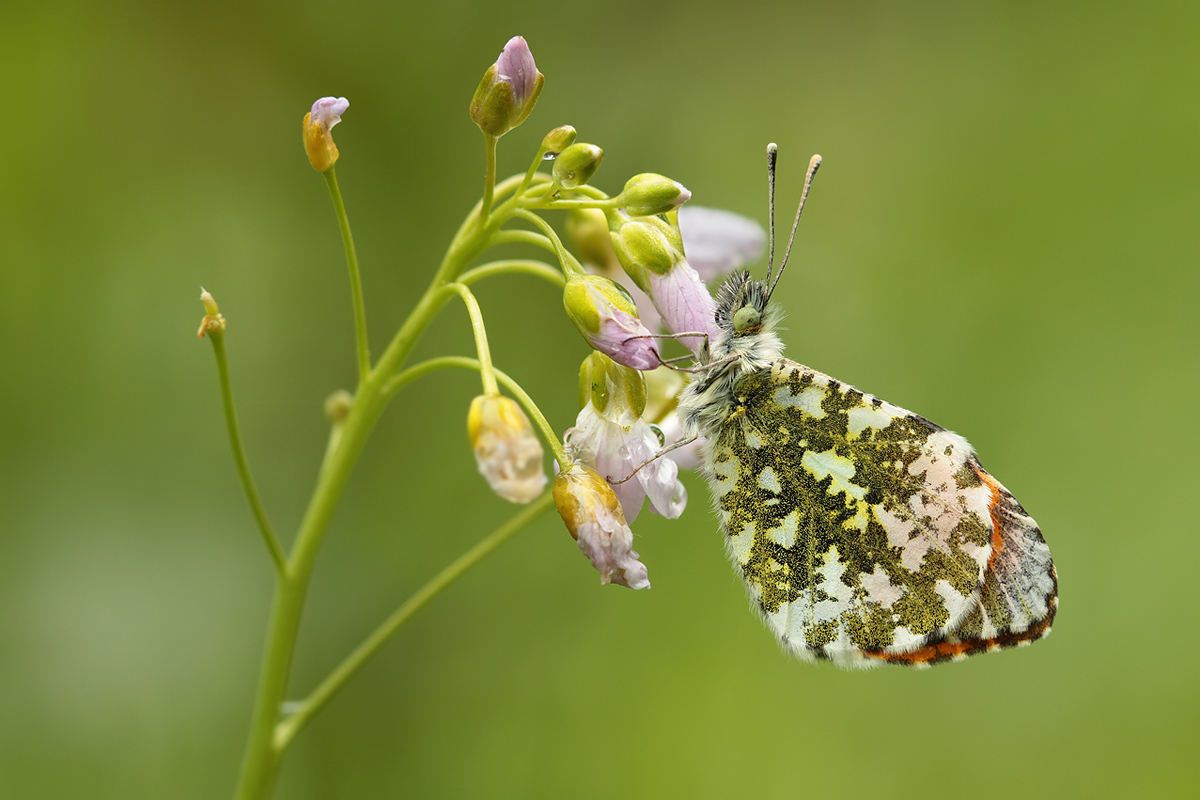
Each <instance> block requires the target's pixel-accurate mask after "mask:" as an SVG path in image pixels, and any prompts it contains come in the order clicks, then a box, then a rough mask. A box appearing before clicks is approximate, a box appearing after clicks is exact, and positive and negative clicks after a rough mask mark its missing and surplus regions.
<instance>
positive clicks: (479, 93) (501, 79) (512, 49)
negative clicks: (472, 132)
mask: <svg viewBox="0 0 1200 800" xmlns="http://www.w3.org/2000/svg"><path fill="white" fill-rule="evenodd" d="M544 81H545V76H544V75H542V73H540V72H538V70H537V65H536V64H535V63H534V61H533V53H531V52H530V51H529V45H528V44H526V42H525V38H524V37H523V36H514V37H513V38H511V39H509V40H508V44H506V45H504V50H503V51H502V52H501V53H500V57H499V58H497V59H496V63H494V64H492V65H491V66H490V67H488V70H487V72H485V73H484V74H483V80H481V81H480V82H479V88H478V89H476V90H475V96H474V97H472V98H471V119H473V120H474V121H475V124H476V125H478V126H479V129H480V130H481V131H483V132H484V133H486V134H489V135H490V136H503V135H504V134H506V133H508V132H509V131H511V130H512V129H513V128H515V127H517V126H518V125H520V124H521V123H522V122H524V121H525V118H526V117H528V116H529V112H531V111H533V106H534V104H535V103H536V102H537V98H538V95H539V94H540V93H541V91H542V83H543V82H544Z"/></svg>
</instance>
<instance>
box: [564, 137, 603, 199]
mask: <svg viewBox="0 0 1200 800" xmlns="http://www.w3.org/2000/svg"><path fill="white" fill-rule="evenodd" d="M603 158H604V151H603V150H601V149H600V148H599V147H597V146H596V145H594V144H573V145H571V146H570V147H568V148H567V149H566V150H563V151H562V153H560V154H559V156H558V158H556V159H555V160H554V169H553V171H552V174H553V175H554V182H555V183H557V184H558V185H559V186H561V187H562V188H564V189H574V188H575V187H577V186H582V185H583V184H585V183H587V182H588V181H589V180H590V179H591V177H592V175H594V174H595V173H596V170H597V169H598V168H599V167H600V160H601V159H603Z"/></svg>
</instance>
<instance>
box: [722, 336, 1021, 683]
mask: <svg viewBox="0 0 1200 800" xmlns="http://www.w3.org/2000/svg"><path fill="white" fill-rule="evenodd" d="M736 395H737V397H736V402H735V403H734V404H733V406H732V407H731V409H730V413H729V415H728V417H727V419H726V421H725V423H724V425H723V426H722V428H721V430H720V432H719V435H718V436H717V437H716V440H715V442H713V444H712V446H711V450H710V453H709V465H710V467H711V481H712V486H713V492H714V496H715V500H716V503H717V507H718V510H719V512H720V514H721V518H722V521H723V523H724V527H725V530H726V534H727V544H728V548H729V551H730V554H731V556H732V557H733V559H734V561H735V562H736V564H737V565H738V567H739V568H740V570H741V572H742V575H743V577H744V578H745V580H746V584H747V586H748V588H749V590H750V594H751V597H752V600H753V602H754V603H755V605H756V606H757V607H758V609H759V611H760V612H761V613H762V615H763V616H764V618H765V619H766V622H767V625H768V626H769V627H770V628H771V629H772V630H773V631H774V632H775V634H776V635H777V636H778V637H779V638H780V640H781V641H782V642H783V643H785V644H786V645H787V646H788V647H789V648H790V649H791V650H792V651H793V652H795V653H796V654H797V655H799V656H801V657H803V658H808V659H813V658H826V659H830V660H833V661H835V662H838V663H840V664H843V665H852V666H869V665H871V664H873V663H876V661H877V660H879V659H880V658H883V659H885V660H890V659H889V658H888V657H889V656H894V655H900V654H904V653H911V652H916V651H919V650H920V649H921V648H922V647H927V646H929V645H930V644H931V643H933V642H943V641H949V639H950V637H952V635H953V632H954V631H956V630H957V629H958V628H959V627H960V626H962V625H963V624H964V623H967V622H970V621H972V620H974V619H975V618H979V623H980V630H981V632H982V630H983V627H984V626H985V625H987V624H992V625H993V626H994V625H995V621H994V620H991V621H985V620H984V619H983V617H984V616H989V618H990V615H986V614H984V613H983V610H982V609H983V608H984V607H985V606H986V604H987V602H993V601H996V600H997V599H998V597H999V595H1001V594H1003V592H1004V591H1005V587H1004V585H1002V583H1001V581H1000V580H999V578H1000V577H1002V573H1001V572H1000V571H999V570H997V571H996V573H995V575H996V578H997V580H996V581H995V587H994V588H991V589H989V588H988V584H987V582H986V581H985V574H986V572H987V568H988V565H989V560H990V559H991V558H992V555H993V532H994V525H993V520H992V508H993V503H992V499H993V495H992V489H991V487H990V485H989V484H987V483H985V482H984V480H983V479H982V478H981V477H980V475H979V474H978V473H977V472H976V471H975V470H974V469H973V468H972V463H975V464H977V463H978V462H975V461H974V454H973V451H972V450H971V447H970V445H968V444H967V442H966V440H964V439H963V438H962V437H961V436H958V435H957V434H954V433H951V432H950V431H947V430H945V429H943V428H940V427H938V426H936V425H934V424H933V423H931V422H929V421H928V420H926V419H924V418H922V417H920V416H917V415H916V414H913V413H911V412H909V411H905V410H904V409H901V408H898V407H896V406H893V405H891V404H889V403H886V402H883V401H882V400H879V399H878V398H875V397H871V396H870V395H867V394H864V393H863V392H860V391H858V390H857V389H855V388H853V387H851V386H847V385H845V384H842V383H840V382H839V381H836V380H834V379H833V378H830V377H829V376H827V375H823V374H821V373H819V372H816V371H815V370H811V369H809V368H808V367H805V366H802V365H800V364H797V363H795V362H793V361H789V360H787V359H780V360H778V361H776V362H775V363H774V364H773V365H772V367H771V369H770V370H763V371H761V372H759V373H756V374H753V375H750V376H748V377H746V378H744V379H743V380H742V382H741V383H740V384H739V385H738V387H737V390H736ZM985 474H986V473H985ZM989 477H990V476H989ZM1009 497H1011V495H1009ZM1014 503H1015V501H1014ZM1018 508H1019V507H1018ZM1035 530H1036V527H1035ZM1038 538H1039V540H1040V536H1039V537H1038ZM1043 545H1044V543H1043ZM997 563H1000V562H997ZM981 597H982V598H983V599H984V601H985V602H984V604H983V605H981ZM1001 602H1002V603H1003V604H1004V605H1007V606H1011V604H1009V603H1008V601H1007V600H1003V599H1001ZM999 607H1000V606H997V608H999ZM896 660H900V659H896ZM901 663H909V662H903V661H902V662H901ZM911 663H920V662H915V661H914V662H911Z"/></svg>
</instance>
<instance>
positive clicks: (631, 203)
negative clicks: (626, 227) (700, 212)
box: [617, 172, 692, 217]
mask: <svg viewBox="0 0 1200 800" xmlns="http://www.w3.org/2000/svg"><path fill="white" fill-rule="evenodd" d="M691 197H692V193H691V192H689V191H688V190H687V189H686V188H684V186H683V184H682V183H679V182H678V181H673V180H671V179H670V178H667V177H665V176H663V175H655V174H654V173H652V172H644V173H642V174H641V175H634V176H633V177H632V178H630V179H629V180H628V181H627V182H626V183H625V189H624V191H622V192H621V195H620V197H618V198H617V199H618V200H620V201H621V203H622V207H623V208H624V209H625V212H626V213H627V214H629V216H631V217H649V216H653V215H654V214H665V213H666V212H668V211H670V210H672V209H675V208H679V207H680V206H681V205H683V204H684V203H686V202H687V201H688V200H690V199H691Z"/></svg>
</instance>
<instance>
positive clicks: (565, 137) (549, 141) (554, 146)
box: [542, 125, 575, 155]
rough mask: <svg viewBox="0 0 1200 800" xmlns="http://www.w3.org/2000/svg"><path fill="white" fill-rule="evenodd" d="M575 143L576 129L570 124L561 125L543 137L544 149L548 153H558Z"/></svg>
mask: <svg viewBox="0 0 1200 800" xmlns="http://www.w3.org/2000/svg"><path fill="white" fill-rule="evenodd" d="M574 143H575V129H574V128H572V127H571V126H570V125H559V126H558V127H557V128H555V129H554V130H552V131H550V132H549V133H547V134H546V138H544V139H542V150H544V151H545V152H546V153H547V154H548V155H549V154H553V155H558V154H559V153H561V152H562V151H563V150H566V149H567V148H568V147H570V146H571V145H572V144H574Z"/></svg>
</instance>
